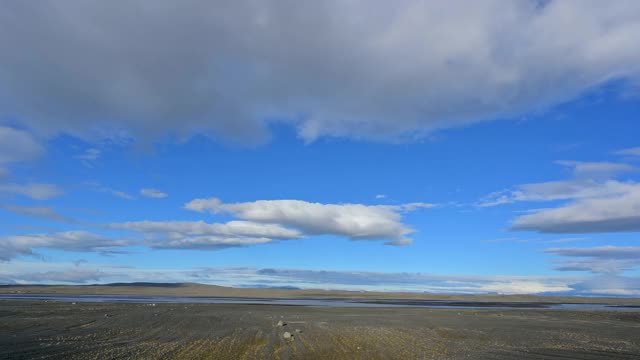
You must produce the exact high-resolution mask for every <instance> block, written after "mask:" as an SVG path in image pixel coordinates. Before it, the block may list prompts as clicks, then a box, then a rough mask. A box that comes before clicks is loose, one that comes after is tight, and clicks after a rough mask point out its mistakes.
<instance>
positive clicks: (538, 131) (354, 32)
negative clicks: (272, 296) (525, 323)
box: [0, 0, 640, 296]
mask: <svg viewBox="0 0 640 360" xmlns="http://www.w3.org/2000/svg"><path fill="white" fill-rule="evenodd" d="M639 37H640V3H638V2H637V1H624V0H616V1H608V2H603V1H589V0H582V1H572V0H565V1H558V0H550V1H533V0H531V1H528V0H522V1H497V0H496V1H493V0H483V1H475V2H468V1H447V2H438V1H417V0H406V1H405V0H403V1H399V2H394V4H391V3H389V2H382V1H349V2H344V1H324V2H314V3H311V2H305V3H300V2H297V1H261V2H252V1H233V2H226V1H199V0H186V1H181V2H179V3H175V2H171V1H165V0H154V1H150V0H134V1H127V2H118V1H111V2H100V1H79V0H78V1H75V0H69V1H64V2H59V1H53V0H51V1H50V0H45V1H40V2H37V3H36V2H24V1H7V2H3V3H2V4H1V5H0V49H3V50H2V53H3V54H2V56H0V283H6V284H14V283H17V284H23V283H24V284H28V283H44V284H53V283H64V284H89V283H111V282H134V281H152V282H199V283H207V284H217V285H225V286H235V287H295V288H314V289H344V290H371V291H373V290H379V291H411V292H428V293H468V294H481V293H504V294H570V295H588V296H591V295H613V296H639V295H640V244H639V243H638V233H639V232H640V122H638V114H640V87H639V85H640V43H639V42H638V41H637V39H638V38H639Z"/></svg>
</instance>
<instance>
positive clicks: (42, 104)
mask: <svg viewBox="0 0 640 360" xmlns="http://www.w3.org/2000/svg"><path fill="white" fill-rule="evenodd" d="M1 7H2V8H1V11H0V13H2V14H3V16H2V21H0V47H1V48H3V49H11V51H9V52H6V53H5V54H3V56H2V57H1V58H0V108H2V109H3V111H4V112H5V113H8V114H9V115H11V116H14V117H15V118H18V119H19V120H20V121H21V122H23V123H24V124H26V125H28V126H29V127H31V128H33V129H35V130H36V131H38V132H41V133H45V134H55V133H59V132H66V133H71V134H75V135H80V136H84V137H89V136H92V135H93V136H109V135H108V134H113V133H119V132H120V131H122V130H123V129H124V130H127V131H129V132H131V133H133V134H134V135H137V136H141V135H142V134H145V135H148V136H153V135H154V134H155V135H158V134H160V133H166V132H172V133H176V134H178V135H184V134H188V133H190V132H193V131H203V132H206V133H213V134H216V135H220V136H224V137H226V138H232V139H237V140H239V141H243V142H256V141H261V140H263V139H264V138H265V137H266V130H265V129H266V126H267V124H266V123H265V119H266V118H278V119H287V120H282V121H289V122H290V123H293V124H295V126H296V127H297V129H298V133H299V136H301V137H302V138H304V139H305V140H307V141H313V140H314V139H316V138H318V137H322V136H350V137H356V138H367V139H377V140H387V141H389V140H397V139H399V138H405V137H410V138H413V137H415V136H420V135H421V134H424V133H426V132H428V131H432V130H434V129H439V128H446V127H452V126H460V125H465V124H470V123H473V122H478V121H483V120H490V119H495V118H498V117H504V116H511V115H514V114H519V113H522V112H525V111H529V110H531V109H538V108H541V107H545V106H549V105H552V104H557V103H560V102H563V101H566V100H570V99H572V98H574V97H576V96H578V95H580V94H582V93H584V92H585V91H587V90H589V89H590V88H592V87H595V86H598V85H600V84H603V83H606V82H608V81H611V80H617V79H631V80H637V79H638V74H639V72H640V71H639V70H640V66H639V65H638V64H640V45H638V42H637V38H638V36H639V35H640V26H639V24H640V4H639V3H638V2H637V1H632V0H630V1H607V2H602V1H597V0H591V1H590V0H585V1H560V0H552V1H544V2H542V1H537V0H530V1H508V2H505V1H499V0H484V1H473V2H468V1H448V2H446V3H442V2H433V1H418V0H406V1H401V2H399V3H396V2H394V3H393V4H391V3H387V2H380V1H374V2H371V1H349V2H344V1H331V0H330V1H322V2H312V3H304V4H302V3H300V2H296V1H286V2H285V3H283V2H282V1H269V0H268V1H260V2H246V1H234V2H231V3H225V4H224V6H221V4H218V3H217V2H202V1H197V0H187V1H183V2H182V3H181V6H179V7H176V6H174V4H173V3H172V2H170V1H166V0H154V1H150V0H134V1H130V2H127V4H126V5H123V4H121V3H114V2H103V1H89V2H87V1H79V0H76V1H64V2H59V1H53V0H46V1H40V2H38V3H33V2H29V1H17V2H4V3H3V4H2V5H1ZM461 8H464V11H460V9H461ZM567 24H571V28H570V29H567ZM444 39H446V40H444ZM61 49H63V50H64V51H61ZM567 54H571V56H567Z"/></svg>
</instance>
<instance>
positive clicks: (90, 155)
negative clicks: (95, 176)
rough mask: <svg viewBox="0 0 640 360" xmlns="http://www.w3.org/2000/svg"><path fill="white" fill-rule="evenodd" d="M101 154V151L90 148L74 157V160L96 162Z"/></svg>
mask: <svg viewBox="0 0 640 360" xmlns="http://www.w3.org/2000/svg"><path fill="white" fill-rule="evenodd" d="M101 154H102V151H100V149H94V148H91V149H87V150H85V152H84V153H82V154H80V155H76V156H75V158H76V159H80V160H87V161H94V160H97V159H98V158H99V157H100V155H101Z"/></svg>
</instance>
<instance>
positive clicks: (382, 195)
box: [376, 194, 387, 199]
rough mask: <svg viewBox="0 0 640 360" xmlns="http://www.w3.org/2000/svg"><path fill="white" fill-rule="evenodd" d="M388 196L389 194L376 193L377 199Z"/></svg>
mask: <svg viewBox="0 0 640 360" xmlns="http://www.w3.org/2000/svg"><path fill="white" fill-rule="evenodd" d="M386 197H387V195H384V194H378V195H376V199H384V198H386Z"/></svg>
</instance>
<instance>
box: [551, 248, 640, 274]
mask: <svg viewBox="0 0 640 360" xmlns="http://www.w3.org/2000/svg"><path fill="white" fill-rule="evenodd" d="M544 252H546V253H549V254H555V255H559V256H563V257H569V258H578V259H577V260H563V261H560V265H559V266H557V267H556V268H555V269H556V270H560V271H589V272H592V273H607V274H615V273H620V272H622V271H625V270H631V269H633V268H635V267H638V266H640V247H631V246H628V247H619V246H599V247H592V248H551V249H546V250H544Z"/></svg>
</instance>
